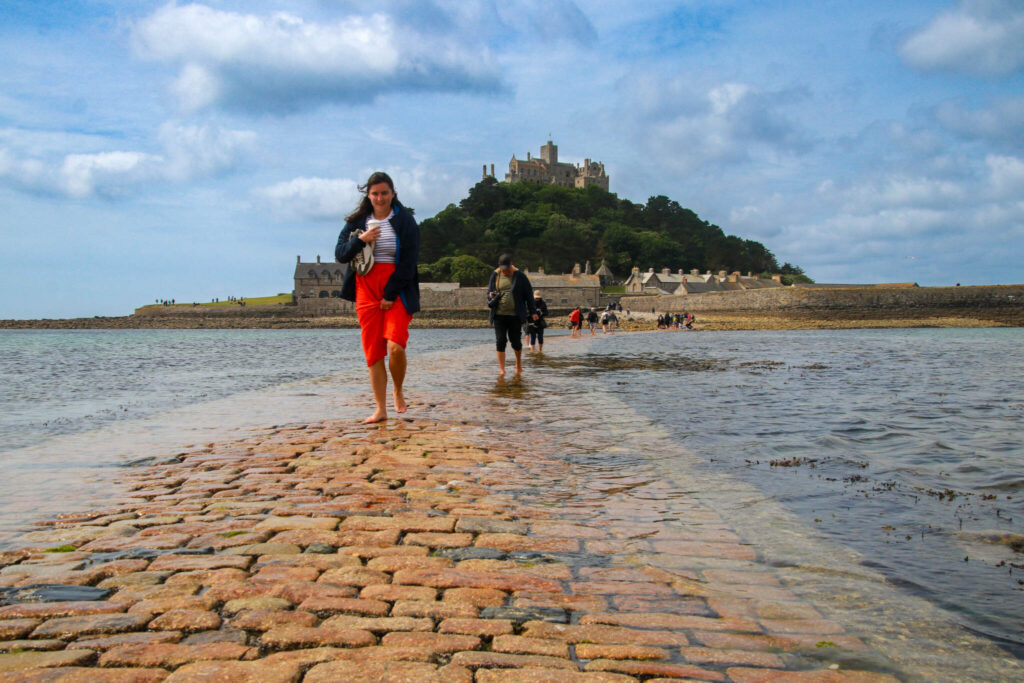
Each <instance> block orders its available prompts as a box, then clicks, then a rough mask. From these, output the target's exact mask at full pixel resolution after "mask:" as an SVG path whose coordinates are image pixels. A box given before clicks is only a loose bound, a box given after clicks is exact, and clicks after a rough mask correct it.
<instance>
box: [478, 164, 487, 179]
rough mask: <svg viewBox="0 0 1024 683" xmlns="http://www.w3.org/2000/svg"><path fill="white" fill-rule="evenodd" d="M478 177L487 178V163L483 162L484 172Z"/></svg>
mask: <svg viewBox="0 0 1024 683" xmlns="http://www.w3.org/2000/svg"><path fill="white" fill-rule="evenodd" d="M480 177H481V179H482V180H487V164H484V172H483V174H482V175H481V176H480Z"/></svg>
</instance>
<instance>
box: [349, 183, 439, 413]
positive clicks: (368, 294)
mask: <svg viewBox="0 0 1024 683" xmlns="http://www.w3.org/2000/svg"><path fill="white" fill-rule="evenodd" d="M359 191H360V192H362V193H363V198H362V200H361V201H360V203H359V207H358V208H357V209H356V210H355V211H353V212H352V213H351V214H350V215H349V216H347V217H346V218H345V221H346V222H345V227H344V228H343V229H342V231H341V234H340V235H338V245H337V247H335V249H334V257H335V258H336V259H337V260H338V263H348V264H350V265H349V267H348V268H347V269H346V271H345V279H344V280H343V282H342V284H341V297H342V298H343V299H347V300H348V301H353V302H355V304H356V315H358V316H359V327H361V328H362V342H363V353H364V354H365V355H366V365H367V366H368V367H369V369H370V387H371V388H372V389H373V399H374V401H375V402H376V404H377V409H376V410H375V411H374V412H373V414H372V415H370V416H369V417H368V418H366V420H364V422H366V423H367V424H370V423H373V422H381V421H382V420H386V419H387V417H388V410H387V387H388V373H387V369H385V368H384V358H385V357H388V369H389V370H391V381H392V383H393V385H394V390H393V393H394V399H395V410H396V411H397V412H399V413H404V412H405V411H406V409H407V405H406V402H405V395H404V394H403V386H404V383H405V371H406V357H405V347H406V344H408V342H409V322H410V321H411V320H412V316H413V314H414V313H416V312H418V311H419V310H420V286H419V277H418V274H417V271H416V263H417V261H419V256H420V229H419V226H418V225H416V219H415V218H413V216H412V209H409V208H406V207H405V206H403V205H402V204H401V203H400V202H399V201H398V195H397V194H396V193H395V184H394V183H393V182H392V180H391V178H390V177H389V176H388V174H387V173H382V172H379V171H378V172H376V173H374V174H373V175H371V176H370V178H369V180H367V181H366V185H361V186H360V187H359ZM367 245H372V246H373V260H372V264H373V265H372V267H371V268H370V269H369V271H368V272H366V273H365V274H361V273H357V272H356V269H355V268H354V267H353V266H352V265H351V264H352V262H353V259H358V260H360V261H362V260H363V259H364V258H365V256H363V254H364V249H365V248H366V247H367Z"/></svg>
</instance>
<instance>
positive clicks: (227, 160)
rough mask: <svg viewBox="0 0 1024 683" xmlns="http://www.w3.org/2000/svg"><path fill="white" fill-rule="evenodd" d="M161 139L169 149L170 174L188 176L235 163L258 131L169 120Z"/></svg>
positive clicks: (180, 178) (167, 150)
mask: <svg viewBox="0 0 1024 683" xmlns="http://www.w3.org/2000/svg"><path fill="white" fill-rule="evenodd" d="M159 139H160V142H161V143H162V144H163V147H164V149H165V150H166V155H167V166H166V169H165V172H166V175H167V177H169V178H172V179H175V180H188V179H191V178H194V177H197V176H208V175H213V174H216V173H219V172H221V171H224V170H226V169H229V168H231V167H232V166H234V165H235V164H236V163H237V162H238V160H239V159H241V158H244V157H245V156H246V155H248V154H249V153H250V152H251V151H252V150H253V148H254V147H255V143H256V134H255V133H254V132H252V131H247V130H228V129H225V128H221V127H218V126H209V125H204V126H198V125H191V126H187V125H182V124H179V123H172V122H166V123H164V124H163V125H161V126H160V132H159Z"/></svg>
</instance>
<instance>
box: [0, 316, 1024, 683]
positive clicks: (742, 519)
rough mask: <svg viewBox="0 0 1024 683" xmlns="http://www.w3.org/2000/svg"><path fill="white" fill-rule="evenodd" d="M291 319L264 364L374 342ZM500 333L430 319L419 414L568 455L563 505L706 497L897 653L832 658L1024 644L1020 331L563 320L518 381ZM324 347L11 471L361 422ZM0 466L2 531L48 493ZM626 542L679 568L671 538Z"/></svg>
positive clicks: (884, 648)
mask: <svg viewBox="0 0 1024 683" xmlns="http://www.w3.org/2000/svg"><path fill="white" fill-rule="evenodd" d="M177 332H178V333H179V334H181V335H182V337H184V338H186V339H188V338H189V337H190V332H189V331H177ZM275 332H278V331H259V332H258V334H261V335H268V336H269V339H270V340H269V341H266V340H264V341H263V342H257V341H255V340H253V339H248V340H246V341H245V342H244V343H245V344H255V345H256V347H259V344H260V343H263V344H266V345H267V348H272V349H276V351H277V353H269V352H267V353H263V352H259V353H254V354H251V356H250V358H256V359H258V360H259V362H257V363H252V362H251V361H250V363H251V364H252V365H254V366H255V367H259V366H261V365H264V364H265V365H266V367H267V368H268V371H267V372H266V377H267V378H272V377H273V376H274V373H276V372H278V370H277V369H276V366H275V365H274V364H275V363H278V362H280V363H281V364H282V365H283V366H286V365H287V358H288V357H289V355H290V354H292V357H293V358H299V359H300V360H299V361H296V363H295V364H296V365H299V366H301V364H302V363H301V358H302V354H303V353H307V354H309V355H310V356H311V357H312V358H314V359H318V358H320V357H321V356H320V355H319V354H321V353H324V354H325V357H326V360H325V361H324V364H326V363H327V362H328V361H333V360H334V359H335V358H336V356H337V355H338V354H337V353H336V351H335V350H334V349H332V350H331V351H330V352H322V351H312V352H311V351H309V350H308V349H307V350H302V349H303V346H302V345H303V344H312V345H313V346H316V347H318V348H319V347H320V346H321V345H327V344H333V345H336V346H338V347H343V348H347V349H349V351H348V353H349V355H352V354H353V353H354V354H355V355H356V356H358V347H357V346H356V347H355V351H354V352H353V351H352V347H353V344H352V342H353V341H354V338H351V339H346V338H345V337H344V335H341V334H338V333H335V334H336V335H338V336H336V337H335V336H333V335H331V334H328V332H330V331H294V332H296V334H295V335H294V336H287V337H281V338H280V339H281V340H280V341H279V340H277V339H275V338H274V337H273V335H274V333H275ZM307 332H315V333H318V334H310V335H309V336H308V337H305V335H304V333H307ZM346 332H347V333H348V334H352V333H351V332H348V331H346ZM449 332H451V333H450V334H449ZM0 336H2V335H0ZM241 336H242V337H243V338H244V337H245V336H246V335H245V334H242V335H241ZM295 337H299V339H298V340H296V338H295ZM196 339H201V340H202V344H206V345H213V346H216V345H217V344H218V343H220V341H219V340H218V339H217V337H216V336H215V335H214V336H206V337H202V336H201V335H197V337H196ZM489 340H490V331H488V330H467V331H437V332H436V333H435V332H434V331H414V332H413V339H412V342H411V345H410V352H411V353H412V354H413V357H412V359H411V363H410V376H409V396H410V401H411V403H412V408H411V411H410V412H411V414H412V415H411V416H413V417H417V416H425V417H428V418H430V419H447V418H446V415H447V413H446V412H445V410H446V408H445V402H446V401H448V402H449V403H458V404H459V405H460V406H461V408H460V410H461V411H462V413H461V414H465V411H466V410H469V411H471V412H472V413H473V414H474V415H475V416H477V417H478V419H480V420H481V421H482V422H484V423H486V422H487V421H488V420H493V421H494V423H495V425H500V426H501V430H502V433H503V434H511V435H512V436H511V437H505V438H509V439H510V440H511V443H510V444H504V445H511V446H513V447H520V448H521V449H522V450H523V451H524V452H538V453H543V454H545V455H547V456H550V457H553V458H558V459H560V460H561V461H563V462H565V463H567V466H568V469H567V471H566V474H565V476H564V477H563V478H562V479H561V480H560V481H559V484H558V485H557V486H553V487H551V488H550V489H549V490H545V491H544V492H543V496H544V499H545V500H547V501H548V502H547V504H549V505H552V506H555V507H558V508H559V509H560V510H563V511H566V512H567V513H571V514H578V515H589V516H594V515H600V516H601V517H600V518H601V519H602V520H604V521H607V522H608V523H611V524H615V523H620V522H621V523H624V524H625V523H627V522H628V523H629V524H630V525H632V526H633V527H635V528H637V529H642V528H650V530H651V531H650V533H651V534H654V533H658V530H664V529H666V528H671V529H676V530H681V531H685V530H686V529H687V528H688V527H689V526H690V525H694V524H697V521H696V520H697V519H699V518H700V515H701V514H703V513H701V512H700V511H695V508H694V501H698V502H699V505H700V506H701V507H702V508H704V507H706V508H707V509H709V510H712V511H713V512H714V514H715V515H716V519H719V520H720V524H721V526H722V531H723V533H732V532H735V533H736V534H739V536H741V537H742V538H743V540H744V542H745V543H749V544H750V545H751V546H752V547H754V548H756V550H757V553H758V558H759V559H758V560H757V563H759V564H760V565H764V566H767V567H770V568H771V569H772V570H773V571H774V572H776V573H777V574H778V576H779V577H780V579H782V580H783V581H784V582H785V585H786V586H787V587H788V588H790V589H791V590H793V591H795V592H797V593H798V594H799V595H800V596H801V597H802V598H806V599H807V600H808V601H810V602H812V603H813V604H814V605H816V606H817V607H818V608H819V609H820V610H821V611H822V613H824V614H826V616H828V618H830V619H835V620H837V621H840V622H841V623H843V624H844V626H845V627H846V628H847V631H848V632H849V633H851V634H853V635H858V636H861V637H863V638H864V639H865V640H866V641H867V642H869V644H870V645H871V646H872V648H874V649H876V650H877V651H878V654H877V657H878V658H877V659H875V657H876V655H864V656H863V658H860V657H861V656H860V655H857V656H853V655H847V657H848V658H847V659H845V660H839V659H836V660H834V661H842V662H843V663H844V666H846V665H851V666H852V665H856V666H857V667H859V668H867V669H876V670H880V671H896V672H897V673H900V674H901V675H903V676H904V677H907V678H911V679H913V678H928V677H929V676H930V674H929V673H923V672H934V671H945V672H946V673H945V674H944V675H943V676H940V677H941V678H949V679H955V678H957V677H962V678H979V677H980V678H986V675H983V674H985V673H986V672H987V674H988V678H990V679H993V678H1005V671H1006V670H1007V669H1003V668H1000V667H1001V666H1004V665H1006V662H1007V661H1010V660H1012V661H1014V662H1016V661H1018V660H1016V659H1014V658H1015V657H1017V658H1019V657H1021V655H1022V654H1024V646H1022V644H1021V633H1022V632H1024V628H1022V626H1024V623H1022V617H1021V614H1024V584H1022V583H1021V580H1024V554H1022V550H1024V546H1022V543H1021V540H1022V538H1024V504H1022V501H1021V495H1022V492H1021V488H1022V486H1024V438H1022V430H1021V429H1020V424H1021V417H1022V411H1024V391H1022V389H1024V386H1022V384H1024V351H1022V350H1021V349H1022V344H1021V342H1024V331H1022V330H1017V329H995V330H883V331H859V330H851V331H808V332H716V333H710V332H700V333H695V332H657V333H644V334H618V335H610V336H609V337H602V336H601V335H600V334H599V335H598V336H596V337H590V336H585V337H584V338H583V339H579V340H577V339H568V338H559V339H552V340H551V341H550V342H549V344H548V345H547V346H546V347H545V354H544V355H543V356H542V357H536V356H534V355H532V354H529V353H527V354H526V360H525V365H526V372H525V373H524V374H523V376H522V377H515V376H513V375H512V374H511V354H509V357H510V358H509V366H510V367H509V375H507V376H506V377H505V378H503V379H502V378H498V377H497V376H496V372H495V371H496V367H495V359H494V350H493V346H492V345H491V342H490V341H489ZM180 343H182V344H184V347H183V348H190V349H195V348H196V343H195V341H194V340H188V341H184V342H180ZM226 343H228V344H229V345H230V344H235V343H237V342H236V341H232V340H228V341H227V342H226ZM202 344H199V346H201V345H202ZM227 355H228V357H231V356H232V354H227ZM211 357H223V356H222V355H220V354H217V353H214V354H212V356H211ZM356 360H357V361H358V358H357V359H356ZM194 362H195V361H194ZM319 362H321V361H320V360H314V361H313V362H311V363H310V366H311V367H309V368H308V372H309V373H310V374H309V375H307V376H305V377H298V378H294V379H293V378H291V377H289V378H288V381H278V382H276V383H275V381H273V380H272V379H267V380H264V383H263V384H261V385H260V386H257V387H252V388H250V389H249V390H247V391H243V392H237V393H232V392H230V391H226V392H224V395H222V396H218V397H216V398H213V399H212V400H211V399H209V398H207V396H201V395H199V394H200V393H206V394H209V393H210V392H209V390H205V391H204V392H199V391H197V392H196V393H195V394H191V395H189V397H188V398H186V399H185V400H183V401H182V403H183V404H182V405H174V404H173V403H172V404H170V407H169V409H166V408H165V409H163V410H154V412H153V413H152V414H151V415H148V416H147V417H144V418H140V419H137V420H132V419H118V420H114V421H112V422H111V424H107V425H101V426H100V427H99V428H93V429H89V430H86V431H81V432H78V433H72V434H65V435H62V436H57V437H53V438H49V439H45V440H43V441H38V442H36V443H34V444H33V445H31V446H29V447H27V448H22V449H19V450H16V451H9V452H5V453H0V468H3V469H4V470H5V473H6V472H10V471H22V472H24V471H31V470H32V468H33V467H38V469H39V472H40V473H41V474H42V475H47V476H56V479H55V481H53V482H44V483H46V486H45V487H44V490H45V491H46V492H47V493H46V495H49V496H51V497H56V496H60V495H61V492H62V490H66V489H67V487H68V477H69V476H70V477H71V478H72V480H73V481H76V482H77V481H79V480H81V481H83V482H84V484H83V485H82V486H81V490H82V492H83V493H82V494H81V495H80V499H79V500H78V501H77V502H78V503H79V504H85V502H86V496H85V493H84V492H87V491H91V492H93V493H94V494H95V493H102V492H103V491H104V490H109V488H106V489H105V488H104V482H109V481H110V480H111V479H112V478H114V477H113V476H112V474H111V472H110V471H109V468H110V467H112V466H113V465H114V464H115V463H121V462H124V461H125V460H126V459H130V458H132V457H138V456H139V455H145V454H156V453H167V452H174V451H173V448H181V449H185V448H188V447H189V445H190V444H197V443H203V442H205V441H209V440H214V439H224V438H235V437H237V438H244V437H246V436H248V435H250V434H251V433H252V432H253V431H254V430H258V429H259V428H260V427H264V426H267V425H273V424H282V423H289V422H302V421H316V420H320V419H328V418H332V419H337V418H341V419H349V418H351V419H353V420H356V419H358V418H359V417H360V416H362V415H363V414H364V412H365V410H366V406H367V404H368V400H369V396H368V391H367V387H366V386H365V370H363V369H362V367H361V366H360V365H359V363H358V362H353V364H352V365H350V366H348V367H347V369H346V368H344V367H341V365H342V364H340V363H339V364H338V365H334V366H331V367H329V368H328V369H327V370H325V371H323V372H321V376H315V373H316V372H317V363H319ZM201 366H202V363H198V367H197V368H195V370H196V375H195V376H196V377H198V378H199V381H200V384H201V381H202V380H201V375H202V367H201ZM288 371H294V369H293V370H288ZM327 373H330V374H327ZM58 385H59V383H58ZM168 386H183V385H174V384H173V383H170V384H169V385H168ZM140 393H143V394H144V393H145V392H142V391H141V390H140ZM40 396H41V397H42V398H43V399H44V401H45V400H50V398H48V395H47V393H46V392H42V393H41V394H40ZM161 400H169V399H166V398H165V399H161ZM434 406H437V407H434ZM418 411H419V412H420V413H421V414H420V415H417V412H418ZM517 434H521V435H522V436H521V437H517V436H516V435H517ZM517 439H519V440H517ZM168 449H172V450H171V451H169V450H168ZM52 463H60V467H58V468H54V467H53V465H52ZM55 472H56V473H57V474H59V476H57V475H55V474H54V473H55ZM68 472H70V473H71V474H70V475H69V474H68ZM5 485H6V486H7V489H6V492H11V491H12V490H16V491H23V490H24V489H23V488H22V489H19V488H17V487H13V486H12V485H11V483H10V482H7V483H6V484H5V483H0V501H4V502H2V503H0V534H2V533H3V531H4V528H3V524H4V521H5V520H6V521H7V523H8V527H7V528H8V529H11V528H13V527H15V526H17V524H18V522H19V520H22V521H23V520H24V519H28V518H31V517H33V515H35V516H37V517H38V516H44V513H45V512H46V511H47V510H50V509H52V507H53V503H52V501H51V502H50V503H49V506H48V505H47V502H46V501H43V502H42V503H39V501H30V500H27V498H31V496H25V495H24V494H23V493H22V494H20V495H21V496H22V497H21V498H16V499H15V500H17V501H18V502H17V503H16V504H15V505H14V506H13V507H15V508H17V507H18V506H21V507H22V508H31V509H30V510H28V509H23V510H22V511H21V512H20V513H19V512H18V511H17V510H15V511H13V513H12V505H11V503H10V502H9V500H8V499H7V498H6V497H5V496H4V495H3V493H4V489H3V487H4V486H5ZM40 485H41V486H42V485H43V484H42V483H41V484H40ZM71 488H72V490H71V491H70V492H69V493H68V497H70V498H75V497H76V496H79V493H78V491H76V490H74V487H73V486H72V487H71ZM54 499H56V498H54ZM64 502H66V501H62V503H64ZM33 505H35V507H33ZM695 515H696V518H695ZM45 516H49V515H45ZM592 518H593V517H592ZM645 525H646V527H645ZM646 533H647V532H638V533H637V536H636V538H637V539H638V540H640V539H642V538H643V537H644V536H645V534H646ZM2 545H3V538H2V536H0V546H2ZM620 560H621V561H622V562H634V561H635V562H638V563H642V564H650V565H653V566H663V568H664V569H666V570H668V571H680V570H682V569H683V568H682V567H675V566H672V565H671V562H672V558H668V557H659V556H656V555H649V554H648V555H637V556H636V557H623V558H620ZM659 563H660V564H659ZM695 613H699V612H695ZM997 646H998V647H997ZM1000 648H1003V649H1000ZM826 654H827V655H829V656H832V657H837V656H838V655H836V654H835V653H833V652H831V651H829V652H823V654H822V656H823V661H833V660H826V659H824V656H825V655H826ZM893 662H902V664H899V665H896V664H894V663H893ZM901 666H902V667H905V668H903V669H901V668H900V667H901ZM1013 670H1019V669H1013Z"/></svg>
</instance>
